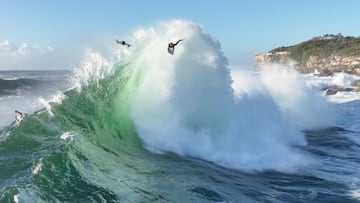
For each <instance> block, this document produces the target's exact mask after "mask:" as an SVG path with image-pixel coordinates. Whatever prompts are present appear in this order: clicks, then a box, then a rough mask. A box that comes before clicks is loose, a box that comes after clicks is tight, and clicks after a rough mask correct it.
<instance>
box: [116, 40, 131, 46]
mask: <svg viewBox="0 0 360 203" xmlns="http://www.w3.org/2000/svg"><path fill="white" fill-rule="evenodd" d="M116 43H117V44H121V45H126V46H128V47H130V44H128V43H126V42H125V41H119V40H116Z"/></svg>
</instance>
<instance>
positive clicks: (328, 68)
mask: <svg viewBox="0 0 360 203" xmlns="http://www.w3.org/2000/svg"><path fill="white" fill-rule="evenodd" d="M268 62H271V63H280V64H288V63H289V62H292V63H294V67H295V69H296V70H298V71H299V72H301V73H314V72H315V73H318V74H319V75H332V74H333V73H336V72H345V73H349V74H353V75H360V37H344V36H342V35H341V34H338V35H329V34H326V35H324V36H322V37H314V38H313V39H311V40H308V41H305V42H302V43H299V44H296V45H293V46H288V47H279V48H276V49H273V50H271V51H269V52H267V53H262V54H258V55H256V58H255V63H256V66H257V67H259V66H260V65H261V64H263V63H268Z"/></svg>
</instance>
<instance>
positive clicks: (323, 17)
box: [0, 0, 360, 69]
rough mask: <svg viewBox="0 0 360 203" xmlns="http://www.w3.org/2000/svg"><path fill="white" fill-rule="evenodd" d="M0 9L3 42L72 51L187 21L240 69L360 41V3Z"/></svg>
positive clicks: (113, 0)
mask: <svg viewBox="0 0 360 203" xmlns="http://www.w3.org/2000/svg"><path fill="white" fill-rule="evenodd" d="M0 8H1V12H0V28H1V32H0V41H3V40H8V41H10V42H12V43H14V44H16V45H18V46H20V44H22V43H28V44H30V45H36V46H40V47H47V46H51V47H54V48H57V47H62V48H63V49H65V48H64V46H66V44H67V43H69V42H71V41H76V40H79V39H82V40H83V41H86V39H91V38H96V36H100V35H115V36H122V35H128V34H130V33H131V32H132V31H133V30H134V29H136V28H138V27H150V26H152V25H155V24H156V23H158V22H161V21H168V20H172V19H185V20H190V21H193V22H196V23H199V24H201V25H203V27H204V28H205V30H206V31H207V32H208V33H210V35H211V36H212V37H213V38H215V39H217V40H219V41H220V43H221V45H222V48H223V51H224V54H225V55H226V56H227V57H228V58H229V59H230V62H231V63H234V64H240V65H248V64H250V63H251V61H252V60H253V58H254V55H255V54H258V53H261V52H266V51H269V50H271V49H273V48H276V47H279V46H288V45H293V44H297V43H299V42H302V41H305V40H308V39H310V38H312V37H314V36H320V35H323V34H326V33H329V34H338V33H342V34H343V35H351V36H360V26H359V20H360V12H359V11H358V9H359V8H360V1H359V0H346V1H343V0H301V1H299V0H297V1H295V0H224V1H220V0H194V1H190V0H188V1H171V0H167V1H165V0H153V1H150V0H128V1H122V0H105V1H95V0H51V1H49V0H33V1H23V0H1V1H0ZM84 43H86V42H84ZM89 43H91V42H90V40H89ZM0 69H1V64H0Z"/></svg>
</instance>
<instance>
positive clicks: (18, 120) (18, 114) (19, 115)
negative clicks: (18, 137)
mask: <svg viewBox="0 0 360 203" xmlns="http://www.w3.org/2000/svg"><path fill="white" fill-rule="evenodd" d="M23 117H24V114H23V113H21V112H20V111H17V110H15V121H16V122H20V121H21V119H22V118H23Z"/></svg>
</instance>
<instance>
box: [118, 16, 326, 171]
mask: <svg viewBox="0 0 360 203" xmlns="http://www.w3.org/2000/svg"><path fill="white" fill-rule="evenodd" d="M134 36H135V37H134V38H135V39H136V40H134V41H136V42H137V43H138V44H139V45H138V48H136V49H135V50H134V53H133V54H132V55H131V56H130V57H129V59H128V60H127V62H128V63H129V64H128V65H127V66H126V67H125V69H124V71H123V72H122V74H125V73H126V74H127V76H126V77H127V78H128V80H127V82H126V85H125V86H124V88H126V90H123V91H122V92H121V95H118V97H117V101H115V103H116V104H117V105H116V107H115V108H118V109H119V108H120V109H123V108H124V101H123V100H124V99H126V100H127V103H128V105H129V108H130V116H131V120H132V121H133V124H134V126H135V128H136V132H137V133H138V136H139V137H140V138H141V139H142V141H143V143H144V145H145V147H146V148H147V149H148V150H150V151H152V152H157V153H161V152H175V153H177V154H180V155H186V156H192V157H198V158H201V159H205V160H208V161H212V162H215V163H217V164H220V165H223V166H226V167H232V168H239V169H260V170H261V169H276V170H291V169H293V168H294V167H295V166H298V165H302V164H305V163H306V162H307V161H306V159H307V158H306V157H305V155H303V154H302V153H301V152H300V151H299V150H298V149H296V148H295V147H294V146H304V145H306V140H305V138H304V136H303V134H302V133H301V130H304V129H308V128H316V127H324V126H326V125H328V124H329V122H324V123H322V124H320V123H318V122H314V120H316V119H317V118H319V116H318V115H319V113H320V114H321V112H319V109H320V110H324V111H325V112H326V114H325V115H328V114H327V113H328V110H327V109H326V108H328V107H327V106H326V103H325V100H323V99H322V98H321V97H320V96H319V97H317V96H311V95H314V94H313V93H312V92H311V90H307V89H306V87H305V86H304V85H303V81H301V80H300V79H299V78H297V77H296V75H295V73H293V72H291V73H289V74H287V75H290V76H293V77H291V80H283V81H282V84H279V83H274V82H271V81H279V77H282V78H286V77H287V76H284V74H285V73H284V72H281V71H280V72H279V71H278V73H276V74H275V75H274V74H273V75H270V76H271V77H268V76H267V75H269V74H263V75H262V76H261V77H259V78H260V79H259V83H258V84H256V83H255V82H253V81H250V80H248V81H250V83H251V85H255V86H256V85H257V86H262V88H260V89H259V88H258V89H257V88H253V89H251V88H250V89H251V90H248V91H245V90H244V91H242V92H241V91H240V92H239V91H234V88H233V81H232V80H233V79H234V78H232V76H231V74H230V69H229V68H228V62H227V59H226V57H225V56H224V55H223V53H222V52H221V47H220V43H219V42H218V41H216V40H214V39H212V37H211V36H210V35H209V34H208V33H206V32H205V31H204V29H203V28H202V27H201V26H200V25H198V24H195V23H192V22H187V21H180V20H177V21H172V22H169V23H164V24H161V25H159V26H158V27H156V28H150V29H141V30H138V31H137V32H135V35H134ZM178 39H184V41H183V42H181V43H180V44H179V45H178V46H177V47H176V50H175V54H174V55H169V54H168V53H167V51H166V48H167V43H168V42H169V41H176V40H178ZM255 80H257V79H255ZM290 86H294V87H293V88H299V89H293V88H290ZM239 88H240V89H241V86H240V87H239ZM124 92H126V96H124ZM310 92H311V93H310ZM310 99H315V101H309V100H310ZM312 104H316V105H315V106H316V107H315V108H311V105H312ZM323 106H325V107H323ZM318 107H320V108H318ZM313 109H317V110H318V111H317V112H318V113H310V112H311V111H312V110H313ZM118 112H123V111H121V110H118ZM305 121H309V122H305ZM325 121H326V119H325ZM314 123H318V124H319V125H317V124H314Z"/></svg>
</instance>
